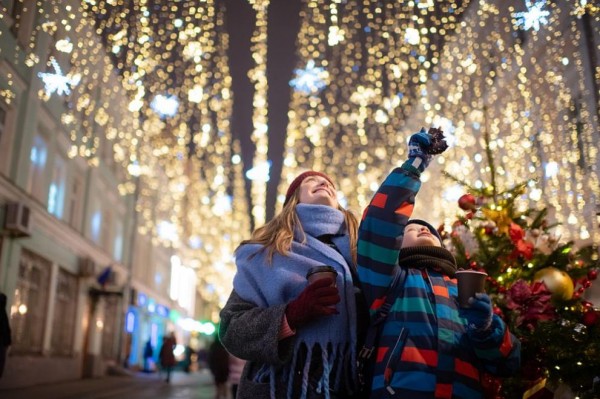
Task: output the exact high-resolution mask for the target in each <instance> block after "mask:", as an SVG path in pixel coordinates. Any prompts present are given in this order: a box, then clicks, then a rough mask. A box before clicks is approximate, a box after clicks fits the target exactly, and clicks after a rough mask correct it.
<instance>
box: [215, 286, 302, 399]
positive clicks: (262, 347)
mask: <svg viewBox="0 0 600 399" xmlns="http://www.w3.org/2000/svg"><path fill="white" fill-rule="evenodd" d="M285 308H286V304H282V305H277V306H272V307H268V308H260V307H258V306H256V305H254V304H253V303H251V302H246V301H244V300H243V299H242V298H240V296H239V295H238V294H237V293H236V292H235V291H232V293H231V295H230V296H229V300H228V301H227V304H226V305H225V307H224V308H223V309H222V310H221V324H220V327H219V335H220V337H221V340H222V342H223V345H224V346H225V347H226V348H227V350H228V351H229V352H231V353H232V354H233V355H234V356H237V357H239V358H242V359H255V360H254V361H248V362H247V363H246V366H245V367H244V371H243V373H242V377H241V378H240V384H239V386H238V394H237V399H262V398H270V384H269V383H268V382H265V383H258V382H254V381H252V377H253V376H254V375H255V374H256V372H257V371H258V370H260V368H261V367H262V366H263V365H265V364H268V365H284V364H285V363H287V362H290V361H291V359H292V351H293V347H294V343H293V340H294V337H290V338H286V339H284V340H281V341H280V340H279V330H280V328H281V320H282V319H283V315H284V312H285ZM275 391H276V392H277V398H278V399H279V398H282V399H283V398H286V397H287V393H286V392H287V387H286V386H283V384H282V386H278V387H275Z"/></svg>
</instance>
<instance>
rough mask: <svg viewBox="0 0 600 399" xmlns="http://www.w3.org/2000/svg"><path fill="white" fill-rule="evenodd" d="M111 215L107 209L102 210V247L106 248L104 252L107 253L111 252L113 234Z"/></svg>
mask: <svg viewBox="0 0 600 399" xmlns="http://www.w3.org/2000/svg"><path fill="white" fill-rule="evenodd" d="M111 216H112V215H111V213H110V211H109V210H108V209H107V208H106V207H103V210H102V223H101V225H100V230H101V233H100V246H101V247H102V248H104V250H105V251H106V252H109V253H110V252H111V245H112V242H111V237H112V234H111V233H112V232H111V230H110V229H111V225H112V217H111Z"/></svg>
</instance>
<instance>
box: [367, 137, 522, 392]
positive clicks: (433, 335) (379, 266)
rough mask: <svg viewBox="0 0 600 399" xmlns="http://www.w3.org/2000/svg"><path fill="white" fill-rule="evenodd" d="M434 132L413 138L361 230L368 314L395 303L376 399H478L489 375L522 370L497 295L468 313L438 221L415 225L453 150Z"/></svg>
mask: <svg viewBox="0 0 600 399" xmlns="http://www.w3.org/2000/svg"><path fill="white" fill-rule="evenodd" d="M430 132H431V134H430V133H427V132H425V130H424V129H422V130H421V131H420V132H419V133H416V134H414V135H412V136H411V138H410V140H409V158H408V160H407V161H406V162H405V163H404V164H403V165H402V166H401V167H399V168H396V169H394V170H393V171H392V172H391V173H390V174H389V176H388V177H387V178H386V179H385V181H384V182H383V184H382V185H381V187H380V188H379V189H378V190H377V192H376V193H375V195H374V196H373V199H372V200H371V203H370V204H369V206H368V207H367V209H366V210H365V213H364V215H363V219H362V222H361V224H360V227H359V239H358V274H359V276H360V279H361V282H362V286H363V288H364V293H365V297H366V299H367V303H368V304H369V309H370V310H371V311H372V313H373V314H375V313H376V312H377V311H378V310H379V308H381V307H382V306H383V305H384V304H386V306H387V305H390V307H389V308H388V309H389V314H387V317H386V318H385V319H384V321H383V324H382V326H381V327H380V330H379V331H381V337H380V339H379V342H378V343H377V345H376V346H375V347H374V348H372V349H373V350H372V353H373V354H372V355H371V358H370V360H371V362H372V364H371V366H372V370H373V373H372V378H371V380H370V381H368V383H367V384H368V385H369V386H370V391H371V396H370V397H371V398H372V399H378V398H383V397H386V398H387V397H396V398H411V399H434V398H435V399H451V398H452V399H478V398H482V397H483V389H482V386H481V381H482V380H483V378H482V377H483V374H484V373H491V374H494V375H500V376H506V375H510V374H511V373H514V372H516V371H517V370H518V369H519V366H520V342H519V341H518V339H517V338H516V337H515V336H514V335H512V334H511V333H510V331H509V330H508V327H507V325H506V324H505V323H504V321H502V319H501V318H500V317H499V316H498V315H496V314H494V313H493V311H492V302H491V299H490V297H489V296H488V295H487V294H485V293H478V294H476V295H475V296H474V297H471V298H470V299H469V307H467V308H462V307H460V306H459V304H458V299H457V295H458V291H457V283H456V278H455V272H456V270H457V265H456V261H455V259H454V257H453V255H452V254H451V253H450V252H449V251H448V250H447V249H445V248H444V247H443V243H442V240H441V238H440V235H439V233H438V232H437V230H436V229H435V228H434V227H433V226H431V224H429V223H428V222H426V221H424V220H420V219H409V218H410V216H411V215H412V211H413V207H414V204H415V197H416V195H417V193H418V191H419V188H420V185H421V182H420V175H421V173H422V172H423V171H424V170H425V168H426V167H427V165H428V164H429V162H430V161H431V159H432V157H433V155H434V154H437V153H440V152H441V151H444V150H445V149H446V148H447V146H446V145H445V142H444V143H441V141H443V134H442V132H441V131H440V130H439V129H434V130H432V131H430ZM396 276H400V278H396ZM393 281H397V282H401V283H396V284H393ZM390 297H391V301H390V300H388V299H389V298H390ZM369 349H371V348H369Z"/></svg>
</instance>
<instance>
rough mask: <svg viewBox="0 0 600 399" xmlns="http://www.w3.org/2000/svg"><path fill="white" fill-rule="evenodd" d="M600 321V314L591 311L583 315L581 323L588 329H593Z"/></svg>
mask: <svg viewBox="0 0 600 399" xmlns="http://www.w3.org/2000/svg"><path fill="white" fill-rule="evenodd" d="M598 320H600V312H596V311H595V310H593V309H590V310H588V311H587V312H585V313H584V314H583V318H582V319H581V322H582V323H583V324H585V325H586V326H587V327H592V326H594V325H596V323H598Z"/></svg>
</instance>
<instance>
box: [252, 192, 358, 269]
mask: <svg viewBox="0 0 600 399" xmlns="http://www.w3.org/2000/svg"><path fill="white" fill-rule="evenodd" d="M298 191H299V190H296V192H295V193H294V194H293V196H292V197H291V198H290V200H289V201H288V202H287V204H285V205H284V206H283V209H282V210H281V213H279V214H278V215H276V216H275V217H274V218H273V219H271V220H270V221H269V222H268V223H267V224H265V225H264V226H261V227H259V228H257V229H256V230H254V232H253V233H252V237H251V238H250V239H249V240H244V241H242V243H241V244H240V246H242V245H244V244H260V245H262V246H263V247H264V250H266V251H267V259H268V261H269V263H270V262H271V261H272V260H273V255H274V254H275V253H276V252H277V253H279V254H281V255H284V256H285V255H287V253H288V251H289V250H290V248H291V246H292V241H293V240H294V228H295V227H296V228H298V229H299V230H300V231H301V232H302V234H304V231H303V230H302V225H301V224H300V220H298V216H297V215H296V211H295V209H296V205H297V204H298V202H299V200H298V198H299V195H298ZM337 209H338V210H340V211H341V212H342V213H343V214H344V219H345V223H346V228H347V229H348V237H349V238H350V252H351V254H352V262H353V263H354V265H356V243H357V240H358V219H357V218H356V216H354V215H353V214H352V212H350V211H348V210H346V209H344V208H342V207H341V206H340V205H339V204H338V207H337ZM304 241H306V237H305V238H304V239H303V242H304Z"/></svg>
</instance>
